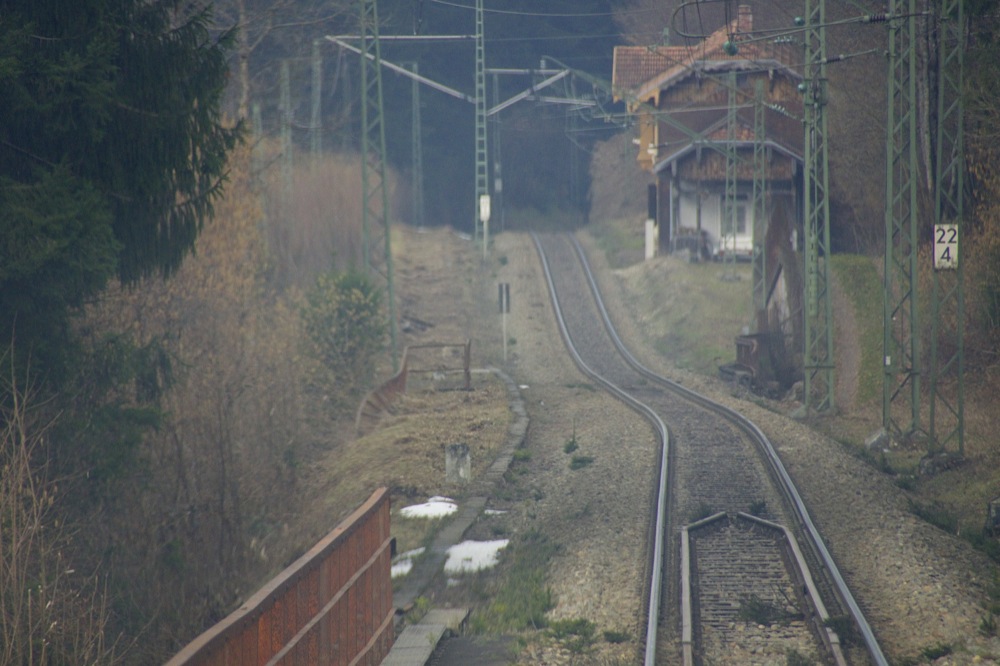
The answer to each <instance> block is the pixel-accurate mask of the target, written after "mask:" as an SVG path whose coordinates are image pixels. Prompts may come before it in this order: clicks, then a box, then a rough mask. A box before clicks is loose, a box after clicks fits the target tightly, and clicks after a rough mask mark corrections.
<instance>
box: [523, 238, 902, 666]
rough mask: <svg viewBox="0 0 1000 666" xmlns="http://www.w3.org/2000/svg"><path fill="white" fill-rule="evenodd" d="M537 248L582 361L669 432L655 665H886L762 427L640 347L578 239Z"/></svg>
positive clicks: (660, 492)
mask: <svg viewBox="0 0 1000 666" xmlns="http://www.w3.org/2000/svg"><path fill="white" fill-rule="evenodd" d="M534 241H535V245H536V248H537V250H538V253H539V257H540V258H541V261H542V266H543V269H544V273H545V276H546V279H547V281H548V285H549V293H550V296H551V298H552V302H553V310H554V311H555V313H556V318H557V320H558V324H559V328H560V331H561V333H562V335H563V338H564V340H565V342H566V345H567V348H568V349H569V351H570V354H571V355H572V356H573V357H574V359H575V361H576V363H577V365H578V366H579V367H580V368H581V370H583V372H585V373H586V374H587V375H588V376H590V377H591V379H592V380H594V381H595V382H596V383H598V384H600V385H601V386H603V387H604V388H605V389H606V390H608V391H609V392H611V393H613V394H614V395H616V396H617V397H618V398H620V399H621V400H623V401H625V402H626V403H627V404H629V405H630V406H632V407H633V408H634V409H636V410H637V411H638V412H640V413H641V414H642V415H643V416H644V417H645V418H647V419H648V420H649V421H650V422H651V423H652V424H653V425H654V428H656V429H658V430H659V432H660V433H661V434H660V436H661V441H662V456H661V461H662V465H661V466H662V468H661V470H660V472H659V474H658V475H656V480H655V482H654V483H653V484H652V487H651V490H650V494H651V501H652V502H653V503H654V506H655V507H656V508H655V513H654V515H655V516H656V519H655V521H652V524H651V529H650V534H649V536H650V546H649V566H648V571H649V576H648V587H647V592H646V595H645V597H646V608H647V611H646V614H647V621H646V625H645V626H646V637H645V657H644V663H645V664H647V665H652V664H659V663H664V664H666V663H671V664H674V663H682V664H722V663H725V664H765V663H786V660H787V661H790V662H791V661H792V659H793V658H794V657H793V655H797V656H798V657H800V658H801V659H802V660H803V661H802V663H828V664H866V663H872V664H885V663H887V662H886V661H885V657H884V656H883V655H882V653H881V650H880V649H879V647H878V644H877V642H876V640H875V638H874V636H873V634H872V631H871V628H870V627H869V626H868V624H867V621H866V620H865V618H864V617H863V615H862V614H861V612H860V610H859V609H858V606H857V604H856V603H855V602H854V600H853V597H852V596H851V593H850V590H849V589H847V586H846V584H845V583H844V581H843V579H842V578H841V576H840V574H839V572H838V571H837V568H836V565H835V563H834V562H833V560H832V558H831V557H830V555H829V553H828V552H827V550H826V548H825V545H824V544H823V542H822V539H821V537H820V535H819V534H818V532H817V531H816V528H815V526H814V525H813V524H812V521H811V519H810V518H809V515H808V512H807V511H806V509H805V507H804V505H803V504H802V501H801V499H800V498H799V496H798V493H797V491H796V490H795V488H794V486H793V484H792V483H791V480H790V478H789V477H788V475H787V473H785V471H784V468H783V467H782V465H781V463H780V460H778V458H777V455H776V454H775V453H774V450H773V447H771V445H770V443H769V442H768V441H767V439H766V437H764V435H763V433H761V432H760V430H759V429H757V428H756V426H754V425H753V424H752V423H750V422H749V421H747V420H746V419H744V418H743V417H742V416H740V415H738V414H736V413H735V412H732V411H731V410H729V409H728V408H726V407H724V406H722V405H719V404H717V403H714V402H712V401H710V400H708V399H707V398H704V397H703V396H700V395H698V394H695V393H693V392H691V391H689V390H688V389H685V388H684V387H681V386H679V385H677V384H675V383H673V382H671V381H670V380H669V379H666V378H664V377H660V376H658V375H656V374H655V373H653V372H651V371H649V370H648V369H646V368H644V367H643V366H642V365H641V364H640V363H638V361H636V360H635V359H634V358H633V357H632V356H631V354H629V353H628V351H627V349H626V348H625V346H624V345H623V344H622V342H621V340H620V339H619V338H618V335H617V333H616V332H615V329H614V326H613V324H612V322H611V320H610V317H609V316H608V314H607V311H606V309H605V307H604V305H603V302H602V301H601V296H600V293H599V290H598V289H597V285H596V281H595V280H594V278H593V275H592V274H591V272H590V269H589V265H588V264H587V261H586V257H585V255H584V253H583V251H582V249H581V248H580V246H579V244H578V243H577V242H576V240H575V238H574V237H572V236H571V235H568V234H549V235H538V234H536V235H534ZM601 322H603V325H601ZM666 424H669V428H670V432H669V433H668V430H667V425H666ZM793 663H794V662H793Z"/></svg>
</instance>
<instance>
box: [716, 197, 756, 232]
mask: <svg viewBox="0 0 1000 666" xmlns="http://www.w3.org/2000/svg"><path fill="white" fill-rule="evenodd" d="M721 202H722V206H721V208H720V210H721V211H722V225H721V231H722V235H723V236H745V235H747V234H748V233H750V231H749V228H750V223H749V222H750V221H749V218H750V212H749V208H750V202H749V199H748V197H747V195H745V194H737V195H736V201H735V210H734V211H733V212H734V217H735V218H736V233H735V234H734V233H733V224H732V220H731V219H730V218H729V217H728V216H727V215H726V213H727V210H726V209H727V206H726V197H725V195H723V196H722V197H721Z"/></svg>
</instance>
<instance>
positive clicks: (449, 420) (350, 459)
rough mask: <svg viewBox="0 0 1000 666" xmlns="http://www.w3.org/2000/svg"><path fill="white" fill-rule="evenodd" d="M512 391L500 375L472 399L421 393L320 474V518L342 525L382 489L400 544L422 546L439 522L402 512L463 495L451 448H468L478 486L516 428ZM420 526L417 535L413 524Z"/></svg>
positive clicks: (484, 381)
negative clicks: (388, 496)
mask: <svg viewBox="0 0 1000 666" xmlns="http://www.w3.org/2000/svg"><path fill="white" fill-rule="evenodd" d="M510 416H511V414H510V410H509V409H508V407H507V398H506V387H505V386H504V384H503V383H502V382H501V381H500V380H499V379H497V378H495V377H494V376H493V375H476V379H475V381H474V383H473V390H472V391H468V392H466V391H454V390H449V391H421V392H418V393H412V394H406V395H404V396H403V397H402V399H401V401H400V403H399V405H398V407H397V413H396V414H395V415H391V416H387V417H386V418H385V419H384V421H383V422H382V424H381V427H379V428H378V429H376V430H375V431H374V432H372V433H370V434H368V435H366V436H365V437H361V438H359V439H356V440H354V441H351V442H349V443H347V444H345V445H344V446H343V447H342V448H339V449H337V450H336V451H333V452H331V454H330V455H328V456H327V457H326V458H325V459H324V460H323V461H322V462H320V463H319V464H318V465H317V467H316V469H315V470H314V478H313V479H312V481H311V483H314V484H315V489H314V490H312V491H310V492H309V494H310V495H315V496H316V497H318V498H319V499H318V501H317V502H316V503H315V504H316V511H315V512H314V516H315V519H316V520H319V519H320V516H326V518H325V521H326V525H327V526H326V528H325V529H329V528H330V527H332V526H333V525H335V524H336V523H337V522H338V521H339V520H340V518H341V517H342V516H343V515H346V514H347V513H349V512H350V511H352V510H353V509H354V508H355V507H356V506H357V505H358V504H359V503H360V502H361V501H363V500H364V499H365V498H366V497H367V496H368V495H369V494H370V493H371V492H372V490H374V489H375V488H378V487H379V486H386V487H388V488H390V490H391V491H392V502H393V522H392V532H393V536H396V537H397V543H398V546H399V550H400V551H405V550H410V549H412V548H416V547H418V546H420V545H421V542H422V540H423V538H424V534H425V529H424V528H425V527H427V528H429V527H431V525H419V523H430V522H432V521H406V520H400V519H398V518H397V516H398V509H399V508H400V507H401V506H404V505H405V504H409V503H419V502H423V501H424V500H426V499H427V497H429V496H432V495H446V496H450V497H454V496H456V495H459V496H460V495H461V494H462V493H463V492H464V489H463V488H462V487H460V486H455V485H453V484H447V483H445V447H447V445H449V444H455V443H459V442H462V443H465V444H467V445H468V446H469V449H470V454H471V459H472V474H473V479H476V478H479V477H480V476H481V475H482V474H483V472H484V471H485V470H486V469H487V467H488V466H489V465H490V464H492V463H493V460H494V458H495V457H496V455H497V452H498V451H499V449H500V447H501V446H502V445H503V443H504V441H505V437H506V434H507V428H508V427H509V424H510ZM411 522H416V523H418V526H417V528H416V529H413V526H412V525H407V523H411Z"/></svg>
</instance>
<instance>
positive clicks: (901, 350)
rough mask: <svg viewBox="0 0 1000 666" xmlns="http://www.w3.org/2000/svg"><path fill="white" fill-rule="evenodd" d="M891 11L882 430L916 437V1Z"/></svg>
mask: <svg viewBox="0 0 1000 666" xmlns="http://www.w3.org/2000/svg"><path fill="white" fill-rule="evenodd" d="M889 12H890V17H892V18H890V21H889V75H888V112H887V121H888V122H887V128H886V129H887V136H886V159H885V161H886V176H885V179H886V184H885V265H884V280H883V299H884V307H883V359H882V360H883V363H882V366H883V375H882V378H883V379H882V427H883V429H884V430H885V431H886V433H887V434H888V435H890V436H894V437H901V438H908V437H910V436H912V435H913V434H914V433H916V432H917V431H918V430H919V429H920V344H919V342H920V340H919V326H918V324H919V320H918V317H917V314H918V313H917V298H916V292H917V182H916V175H917V170H916V165H917V127H916V119H915V116H914V114H915V113H916V111H915V109H916V57H915V53H914V48H913V47H914V35H915V34H916V30H915V29H916V17H915V13H916V0H891V2H890V6H889Z"/></svg>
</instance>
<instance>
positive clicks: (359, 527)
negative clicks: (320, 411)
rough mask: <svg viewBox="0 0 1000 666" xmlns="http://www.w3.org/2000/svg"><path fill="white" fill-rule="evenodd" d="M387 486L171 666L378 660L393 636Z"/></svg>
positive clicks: (169, 664) (286, 665) (351, 663)
mask: <svg viewBox="0 0 1000 666" xmlns="http://www.w3.org/2000/svg"><path fill="white" fill-rule="evenodd" d="M390 544H391V540H390V537H389V492H388V490H387V489H385V488H379V489H378V490H376V491H375V492H374V493H373V494H372V495H371V497H369V498H368V500H367V501H366V502H365V503H364V504H363V505H361V506H360V507H359V508H358V509H357V510H356V511H354V513H352V514H351V515H350V516H348V517H347V518H346V519H344V521H343V522H341V523H340V524H339V525H337V527H335V528H334V529H333V531H332V532H330V533H329V534H328V535H326V536H325V537H324V538H323V539H322V540H320V541H319V543H317V544H316V545H315V546H313V547H312V548H311V549H310V550H309V552H307V553H306V554H305V555H303V556H302V557H300V558H299V559H298V560H296V561H295V563H293V564H292V565H291V566H289V567H288V568H287V569H285V570H284V571H282V572H281V573H280V574H278V576H276V577H275V578H273V579H272V580H271V581H270V582H268V583H267V585H265V586H264V587H263V588H261V589H260V590H259V591H258V592H257V593H256V594H254V595H253V596H252V597H251V598H250V599H248V600H247V601H246V603H244V604H243V605H242V606H240V607H239V608H238V609H237V610H235V611H234V612H233V613H231V614H230V615H229V617H227V618H225V619H224V620H222V621H221V622H219V623H218V624H216V625H215V626H213V627H212V628H210V629H209V630H208V631H206V632H205V633H203V634H202V635H201V636H199V637H198V638H196V639H195V640H194V641H193V642H191V643H190V644H188V645H187V646H186V647H185V648H184V649H183V650H181V651H180V652H179V653H178V654H177V655H176V656H175V657H174V658H173V659H171V660H170V661H169V662H167V666H299V665H303V666H304V665H306V664H309V665H310V666H311V665H313V664H336V665H338V666H341V665H343V666H354V665H355V664H358V665H362V664H364V665H369V664H370V665H372V666H375V665H377V664H379V663H381V662H382V659H383V658H385V656H386V655H387V654H388V653H389V649H390V648H391V647H392V642H393V638H394V627H393V618H394V615H395V611H394V609H393V605H392V580H391V573H390V570H391V559H392V553H391V545H390Z"/></svg>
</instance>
